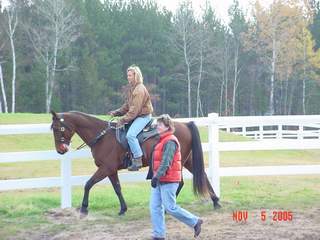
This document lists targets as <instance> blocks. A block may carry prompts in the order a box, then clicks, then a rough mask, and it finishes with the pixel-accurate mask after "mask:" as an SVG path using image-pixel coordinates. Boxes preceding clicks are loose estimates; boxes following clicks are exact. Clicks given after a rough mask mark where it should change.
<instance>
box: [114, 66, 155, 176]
mask: <svg viewBox="0 0 320 240" xmlns="http://www.w3.org/2000/svg"><path fill="white" fill-rule="evenodd" d="M127 79H128V82H129V91H128V93H127V96H126V101H125V103H124V104H123V105H122V107H121V108H119V109H117V110H114V111H110V112H109V113H108V114H109V115H111V116H122V117H121V118H120V119H119V121H118V127H120V126H122V125H124V124H126V123H129V122H131V121H133V122H132V124H131V126H130V128H129V130H128V133H127V139H128V144H129V146H130V150H131V152H132V154H133V159H132V165H131V166H129V167H128V170H129V171H138V170H139V168H141V167H142V155H143V153H142V150H141V147H140V145H139V141H138V139H137V135H138V134H139V133H140V132H141V131H142V129H143V128H144V127H145V126H146V125H147V124H148V123H149V122H150V120H151V114H152V112H153V107H152V103H151V98H150V94H149V92H148V90H147V89H146V87H145V86H144V85H143V77H142V73H141V70H140V68H139V67H138V66H135V65H132V66H130V67H129V68H128V69H127Z"/></svg>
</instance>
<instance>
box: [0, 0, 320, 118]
mask: <svg viewBox="0 0 320 240" xmlns="http://www.w3.org/2000/svg"><path fill="white" fill-rule="evenodd" d="M0 8H1V9H2V10H1V11H0V87H1V91H0V112H48V111H50V109H54V110H56V111H69V110H78V111H83V112H87V113H93V114H104V113H106V112H108V111H109V110H111V109H115V108H117V107H119V106H120V105H121V103H122V102H123V97H124V96H123V92H124V86H125V85H126V83H127V80H126V69H127V67H128V66H130V65H132V64H136V65H138V66H140V68H141V70H142V72H143V76H144V83H145V85H146V86H147V88H148V89H149V91H150V93H151V95H152V102H153V105H154V107H155V112H156V114H161V113H169V114H170V115H171V116H176V117H177V116H181V117H195V116H206V115H207V114H208V113H210V112H217V113H219V114H220V115H224V116H234V115H275V114H280V115H281V114H319V113H320V107H319V104H318V103H319V102H320V50H319V47H320V31H319V29H320V3H319V1H317V0H309V1H307V0H274V1H273V3H272V4H270V5H269V6H267V7H265V6H263V5H261V3H260V2H259V1H258V0H257V1H255V2H254V3H253V5H252V6H251V9H252V11H250V12H249V13H248V11H247V9H241V7H240V6H239V3H238V1H237V0H234V2H233V4H232V5H231V6H230V8H229V11H228V14H229V22H228V23H225V22H223V21H222V20H221V19H219V18H218V17H217V15H216V13H215V11H214V8H213V7H212V6H211V5H210V1H207V3H206V4H205V6H203V8H202V11H201V14H199V13H196V12H195V10H194V8H193V6H192V3H191V1H188V0H186V1H184V2H182V3H181V4H180V5H179V7H178V8H177V10H176V11H175V12H171V11H169V10H167V9H165V8H162V7H160V6H159V5H157V3H156V2H155V1H153V0H131V1H124V0H122V1H112V0H104V1H100V0H81V1H79V0H19V1H18V0H11V1H10V4H9V5H7V6H2V7H1V1H0Z"/></svg>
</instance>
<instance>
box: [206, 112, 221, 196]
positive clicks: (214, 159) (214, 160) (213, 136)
mask: <svg viewBox="0 0 320 240" xmlns="http://www.w3.org/2000/svg"><path fill="white" fill-rule="evenodd" d="M208 118H209V122H210V123H209V127H208V138H209V139H208V140H209V179H210V182H211V185H212V187H213V190H214V191H215V193H216V195H217V196H218V197H220V175H219V168H220V159H219V149H218V144H219V127H218V118H219V115H218V114H217V113H209V114H208Z"/></svg>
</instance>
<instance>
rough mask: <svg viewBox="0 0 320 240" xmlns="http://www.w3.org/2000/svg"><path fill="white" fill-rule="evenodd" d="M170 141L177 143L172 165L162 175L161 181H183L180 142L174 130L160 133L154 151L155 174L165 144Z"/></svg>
mask: <svg viewBox="0 0 320 240" xmlns="http://www.w3.org/2000/svg"><path fill="white" fill-rule="evenodd" d="M168 141H174V142H175V143H176V144H177V148H176V152H175V153H174V156H173V160H172V162H171V165H170V166H169V168H168V169H167V172H166V175H164V176H162V177H160V182H180V181H181V152H180V144H179V142H178V139H177V138H176V136H174V135H173V132H171V131H168V132H165V133H163V134H161V135H160V141H159V143H158V144H157V145H156V146H155V148H154V151H153V175H154V176H155V175H156V173H157V170H158V168H159V166H160V164H161V160H162V154H163V151H164V146H165V145H166V143H167V142H168Z"/></svg>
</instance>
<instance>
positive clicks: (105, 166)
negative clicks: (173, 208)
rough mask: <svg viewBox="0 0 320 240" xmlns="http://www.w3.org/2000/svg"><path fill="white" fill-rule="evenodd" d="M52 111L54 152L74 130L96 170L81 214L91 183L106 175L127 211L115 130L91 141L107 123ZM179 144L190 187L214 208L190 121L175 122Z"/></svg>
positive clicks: (149, 146)
mask: <svg viewBox="0 0 320 240" xmlns="http://www.w3.org/2000/svg"><path fill="white" fill-rule="evenodd" d="M51 113H52V125H51V127H52V129H53V134H54V139H55V147H56V150H57V152H58V153H60V154H64V153H66V152H67V151H68V149H69V144H70V141H71V138H72V136H73V135H74V134H75V133H77V134H78V135H79V136H80V138H81V139H82V140H83V141H84V142H85V143H86V144H88V145H90V147H91V152H92V156H93V158H94V162H95V164H96V166H97V167H98V169H97V171H96V172H95V173H94V174H93V176H92V177H91V178H90V179H89V180H88V181H87V183H86V185H85V187H84V196H83V201H82V206H81V208H80V212H81V214H87V213H88V198H89V191H90V189H91V188H92V186H93V185H94V184H96V183H98V182H100V181H101V180H103V179H104V178H106V177H108V178H109V179H110V182H111V184H112V186H113V188H114V191H115V193H116V194H117V196H118V198H119V201H120V212H119V214H124V213H125V212H126V211H127V205H126V202H125V200H124V198H123V196H122V192H121V186H120V182H119V178H118V170H120V169H122V168H123V167H122V161H123V158H124V156H125V154H126V150H124V149H123V147H122V145H121V144H119V143H118V141H117V139H116V134H115V131H114V130H112V129H110V128H108V129H107V130H106V133H105V135H104V137H102V138H101V139H100V140H99V141H97V142H96V143H94V144H92V142H93V140H94V139H95V138H96V137H97V136H98V135H99V134H100V133H101V132H102V131H103V130H104V129H106V126H107V122H105V121H102V120H100V119H98V118H95V117H93V116H90V115H87V114H84V113H81V112H66V113H55V112H53V111H52V112H51ZM174 134H175V135H176V137H177V138H178V140H179V142H180V145H181V156H182V164H183V166H184V167H185V168H187V169H188V170H189V171H190V172H191V173H192V174H193V190H194V192H195V194H197V195H206V194H207V193H208V194H209V195H210V197H211V199H212V201H213V206H214V208H219V207H220V205H219V203H218V201H219V198H218V197H217V196H216V194H215V193H214V191H213V189H212V186H211V184H210V182H209V181H208V178H207V176H206V173H205V171H204V162H203V152H202V148H201V141H200V137H199V132H198V129H197V127H196V126H195V124H194V123H193V122H190V123H179V122H175V133H174ZM155 141H156V140H155V139H152V138H151V139H149V140H147V141H146V142H144V144H143V148H144V149H145V153H146V156H144V158H143V166H144V167H146V166H148V164H149V161H148V159H150V156H151V149H152V146H153V145H154V143H155ZM183 184H184V182H183V180H182V181H181V183H180V185H179V188H178V190H177V195H178V194H179V192H180V190H181V188H182V187H183Z"/></svg>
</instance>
